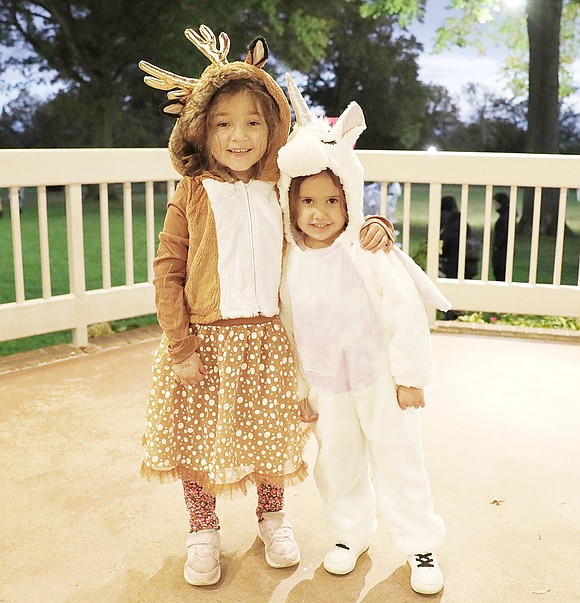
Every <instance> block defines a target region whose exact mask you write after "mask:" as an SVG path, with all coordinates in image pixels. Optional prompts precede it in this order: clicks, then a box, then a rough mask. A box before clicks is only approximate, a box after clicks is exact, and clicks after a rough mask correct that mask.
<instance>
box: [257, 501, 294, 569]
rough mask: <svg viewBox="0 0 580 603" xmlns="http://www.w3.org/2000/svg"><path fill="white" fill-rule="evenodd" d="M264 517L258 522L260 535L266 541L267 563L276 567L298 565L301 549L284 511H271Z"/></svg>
mask: <svg viewBox="0 0 580 603" xmlns="http://www.w3.org/2000/svg"><path fill="white" fill-rule="evenodd" d="M262 517H263V519H262V521H261V522H260V523H259V524H258V536H259V537H260V540H261V541H262V542H263V543H264V547H265V550H266V563H267V564H268V565H269V566H270V567H276V568H280V567H290V566H292V565H296V564H297V563H298V562H299V561H300V549H299V548H298V544H297V542H296V540H295V538H294V532H292V526H291V525H290V522H289V521H288V520H287V519H286V517H284V512H283V511H270V512H269V513H264V514H263V516H262Z"/></svg>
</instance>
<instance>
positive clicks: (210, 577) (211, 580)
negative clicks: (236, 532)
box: [183, 530, 221, 586]
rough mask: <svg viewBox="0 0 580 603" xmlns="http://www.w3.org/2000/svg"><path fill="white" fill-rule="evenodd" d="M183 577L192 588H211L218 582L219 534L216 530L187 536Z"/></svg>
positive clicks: (201, 531)
mask: <svg viewBox="0 0 580 603" xmlns="http://www.w3.org/2000/svg"><path fill="white" fill-rule="evenodd" d="M183 577H184V578H185V581H186V582H187V583H188V584H191V585H193V586H211V585H212V584H216V583H217V582H219V579H220V577H221V569H220V533H219V532H218V531H217V530H200V531H199V532H191V533H190V534H189V535H188V537H187V561H186V562H185V567H184V568H183Z"/></svg>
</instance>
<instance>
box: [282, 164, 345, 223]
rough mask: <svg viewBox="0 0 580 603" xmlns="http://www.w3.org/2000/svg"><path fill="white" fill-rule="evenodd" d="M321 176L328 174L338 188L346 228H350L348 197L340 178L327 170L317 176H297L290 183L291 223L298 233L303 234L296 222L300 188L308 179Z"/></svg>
mask: <svg viewBox="0 0 580 603" xmlns="http://www.w3.org/2000/svg"><path fill="white" fill-rule="evenodd" d="M320 174H327V175H328V176H329V177H330V179H331V180H332V182H334V184H335V185H336V187H337V188H338V193H339V198H340V207H341V209H342V210H343V211H344V213H345V219H346V222H345V225H344V227H345V228H346V227H347V226H348V207H347V205H346V195H345V194H344V188H343V186H342V182H341V181H340V178H339V177H338V176H337V175H336V174H335V173H334V172H333V171H332V170H331V169H329V168H326V169H325V170H322V171H321V172H318V173H317V174H308V176H296V177H295V178H292V180H291V181H290V187H289V189H288V208H289V210H290V223H291V224H292V226H293V227H294V228H295V229H296V230H297V231H298V232H302V231H301V230H300V228H298V223H297V222H296V218H295V214H296V202H297V201H298V195H299V193H300V186H301V185H302V183H303V182H304V181H305V180H306V179H307V178H311V177H312V176H319V175H320Z"/></svg>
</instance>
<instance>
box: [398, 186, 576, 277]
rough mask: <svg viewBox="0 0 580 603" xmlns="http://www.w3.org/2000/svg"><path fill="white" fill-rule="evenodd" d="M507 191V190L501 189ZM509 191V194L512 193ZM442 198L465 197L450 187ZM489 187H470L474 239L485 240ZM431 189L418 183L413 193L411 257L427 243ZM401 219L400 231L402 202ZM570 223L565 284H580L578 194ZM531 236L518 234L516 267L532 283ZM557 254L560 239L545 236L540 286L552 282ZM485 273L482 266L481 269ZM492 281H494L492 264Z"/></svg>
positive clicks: (569, 209)
mask: <svg viewBox="0 0 580 603" xmlns="http://www.w3.org/2000/svg"><path fill="white" fill-rule="evenodd" d="M498 190H505V189H498ZM508 192H509V191H508ZM442 195H453V196H454V197H455V198H456V199H457V202H458V204H459V202H460V198H461V187H459V186H451V185H447V186H444V187H443V190H442ZM484 195H485V188H484V187H482V186H471V187H470V188H469V198H468V213H467V222H468V223H469V225H470V227H471V231H472V236H473V237H475V238H478V239H479V240H480V241H481V240H483V222H484V209H485V198H484ZM427 198H428V186H427V185H422V184H415V185H413V187H412V190H411V225H410V236H411V242H410V246H409V249H410V252H411V255H413V256H415V254H417V253H419V252H420V248H421V245H422V244H423V243H424V242H425V241H426V240H427V223H428V204H427ZM522 204H523V200H522V195H521V191H520V195H519V199H518V207H517V209H518V215H521V213H522ZM393 218H394V219H395V220H397V228H399V229H400V230H402V226H403V224H402V219H403V201H402V197H401V198H400V199H399V203H398V205H397V209H396V211H395V212H394V214H393ZM496 219H497V213H496V212H495V211H493V209H492V215H491V220H492V226H493V223H494V222H495V220H496ZM566 224H567V225H568V226H569V228H570V229H571V231H572V233H570V232H567V233H566V234H565V236H564V253H563V260H562V280H561V284H563V285H576V284H577V283H578V259H579V257H580V203H579V202H578V201H576V193H575V191H569V195H568V200H567V205H566ZM530 249H531V235H529V234H527V235H526V234H521V233H516V238H515V255H514V266H513V277H512V280H513V281H514V282H528V280H529V270H530ZM555 252H556V238H555V237H552V236H546V235H542V236H541V237H540V242H539V251H538V261H537V276H536V282H537V283H548V284H549V283H552V282H553V271H554V256H555ZM480 270H481V266H480ZM489 278H490V279H493V274H492V271H491V263H490V269H489Z"/></svg>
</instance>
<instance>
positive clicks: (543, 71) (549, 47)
mask: <svg viewBox="0 0 580 603" xmlns="http://www.w3.org/2000/svg"><path fill="white" fill-rule="evenodd" d="M562 4H563V0H529V1H528V40H529V45H530V63H529V96H528V129H527V133H526V152H528V153H557V152H558V118H559V115H560V104H559V94H558V92H559V81H558V68H559V65H560V20H561V17H562ZM533 197H534V192H533V190H532V189H525V190H524V207H523V211H522V218H521V220H520V223H519V230H520V231H522V230H523V231H529V229H530V227H531V224H532V215H533ZM557 215H558V191H557V190H555V189H551V190H550V189H546V190H545V191H543V193H542V218H541V222H542V231H543V232H544V233H546V234H555V228H556V224H557Z"/></svg>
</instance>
